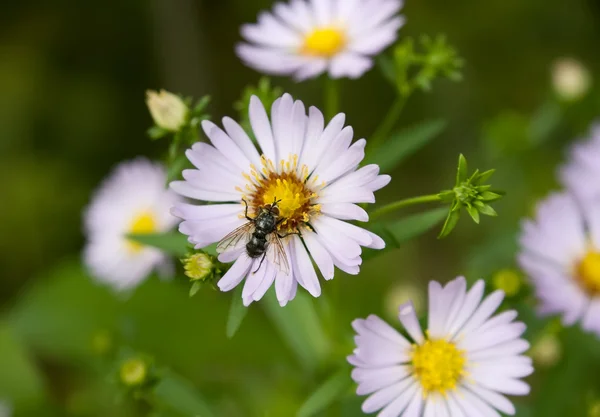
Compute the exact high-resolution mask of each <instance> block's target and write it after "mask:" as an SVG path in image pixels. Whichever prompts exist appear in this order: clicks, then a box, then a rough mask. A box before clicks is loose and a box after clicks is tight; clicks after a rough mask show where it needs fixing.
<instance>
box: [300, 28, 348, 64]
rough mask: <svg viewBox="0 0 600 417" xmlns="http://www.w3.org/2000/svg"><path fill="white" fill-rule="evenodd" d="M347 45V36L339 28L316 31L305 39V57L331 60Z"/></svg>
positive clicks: (303, 49) (303, 50)
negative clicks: (330, 58)
mask: <svg viewBox="0 0 600 417" xmlns="http://www.w3.org/2000/svg"><path fill="white" fill-rule="evenodd" d="M345 45H346V35H345V34H344V33H343V32H342V31H341V30H340V29H337V28H334V27H325V28H319V29H315V30H314V31H312V32H311V33H309V34H308V35H307V36H306V37H305V38H304V45H303V46H302V53H303V54H304V55H311V56H320V57H325V58H329V57H332V56H333V55H335V54H337V53H338V52H340V51H341V50H342V49H343V48H344V46H345Z"/></svg>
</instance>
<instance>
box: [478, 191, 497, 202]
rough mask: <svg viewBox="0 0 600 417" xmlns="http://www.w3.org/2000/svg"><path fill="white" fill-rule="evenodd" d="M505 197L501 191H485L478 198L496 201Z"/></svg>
mask: <svg viewBox="0 0 600 417" xmlns="http://www.w3.org/2000/svg"><path fill="white" fill-rule="evenodd" d="M502 197H503V195H502V194H499V193H495V192H493V191H484V192H483V193H481V194H480V195H479V196H478V198H479V199H480V200H481V201H496V200H499V199H501V198H502Z"/></svg>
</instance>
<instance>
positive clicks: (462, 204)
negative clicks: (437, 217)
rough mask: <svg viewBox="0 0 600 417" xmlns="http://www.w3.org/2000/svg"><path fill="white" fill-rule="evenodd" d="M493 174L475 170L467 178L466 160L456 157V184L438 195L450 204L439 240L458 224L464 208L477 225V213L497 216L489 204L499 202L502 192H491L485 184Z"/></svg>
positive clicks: (492, 171) (492, 172) (489, 187)
mask: <svg viewBox="0 0 600 417" xmlns="http://www.w3.org/2000/svg"><path fill="white" fill-rule="evenodd" d="M493 174H494V170H493V169H491V170H489V171H485V172H482V173H479V170H476V171H475V172H474V173H473V174H472V175H471V176H470V177H469V176H468V167H467V159H466V158H465V157H464V156H463V155H462V154H461V155H460V156H459V157H458V168H457V172H456V182H455V184H454V188H453V189H452V190H446V191H442V192H440V193H439V194H438V197H439V198H440V200H441V201H443V202H445V203H450V210H449V212H448V216H447V217H446V221H445V223H444V227H443V228H442V231H441V232H440V234H439V238H443V237H446V236H448V235H449V234H450V232H451V231H452V229H454V227H455V226H456V224H457V223H458V219H459V217H460V210H461V209H462V208H464V209H465V210H467V213H469V215H470V216H471V218H472V219H473V221H474V222H475V223H477V224H479V213H481V214H483V215H486V216H497V215H498V214H497V213H496V211H495V210H494V209H493V208H492V206H490V205H489V203H491V202H493V201H496V200H499V199H500V198H502V196H503V195H504V192H502V191H497V190H494V191H492V190H491V186H490V185H487V184H485V183H486V182H487V180H489V178H490V177H491V176H492V175H493Z"/></svg>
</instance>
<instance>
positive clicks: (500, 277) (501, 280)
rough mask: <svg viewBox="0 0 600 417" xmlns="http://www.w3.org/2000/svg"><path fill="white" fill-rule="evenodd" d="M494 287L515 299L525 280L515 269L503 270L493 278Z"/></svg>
mask: <svg viewBox="0 0 600 417" xmlns="http://www.w3.org/2000/svg"><path fill="white" fill-rule="evenodd" d="M492 285H493V286H494V288H496V289H497V290H502V291H504V293H505V294H506V296H507V297H514V296H515V295H517V294H518V293H519V291H520V290H521V287H522V285H523V280H522V279H521V276H520V275H519V273H518V272H517V271H515V270H514V269H502V270H500V271H498V272H496V273H495V274H494V276H493V277H492Z"/></svg>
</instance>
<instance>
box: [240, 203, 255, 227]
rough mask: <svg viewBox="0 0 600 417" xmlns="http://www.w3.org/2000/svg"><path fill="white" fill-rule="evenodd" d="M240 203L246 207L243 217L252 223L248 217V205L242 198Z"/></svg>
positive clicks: (251, 219)
mask: <svg viewBox="0 0 600 417" xmlns="http://www.w3.org/2000/svg"><path fill="white" fill-rule="evenodd" d="M242 201H243V202H244V205H245V206H246V211H245V212H244V216H245V217H246V220H249V221H254V219H253V218H251V217H250V216H248V203H247V202H246V200H244V199H243V198H242Z"/></svg>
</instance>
